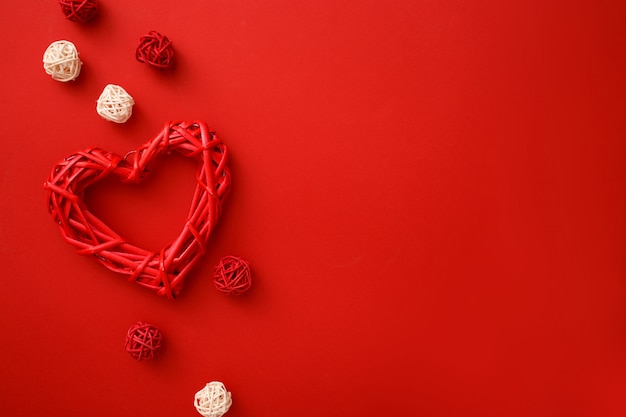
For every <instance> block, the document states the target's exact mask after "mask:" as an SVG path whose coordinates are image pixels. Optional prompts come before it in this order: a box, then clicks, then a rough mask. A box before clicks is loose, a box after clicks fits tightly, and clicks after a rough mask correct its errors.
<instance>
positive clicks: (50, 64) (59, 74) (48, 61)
mask: <svg viewBox="0 0 626 417" xmlns="http://www.w3.org/2000/svg"><path fill="white" fill-rule="evenodd" d="M82 65H83V63H82V62H80V59H79V58H78V51H77V50H76V46H74V44H73V43H72V42H70V41H56V42H52V43H51V44H50V46H48V49H46V52H44V54H43V68H44V69H45V70H46V74H48V75H51V76H52V78H53V79H55V80H57V81H61V82H67V81H72V80H75V79H76V78H77V77H78V75H79V74H80V67H81V66H82Z"/></svg>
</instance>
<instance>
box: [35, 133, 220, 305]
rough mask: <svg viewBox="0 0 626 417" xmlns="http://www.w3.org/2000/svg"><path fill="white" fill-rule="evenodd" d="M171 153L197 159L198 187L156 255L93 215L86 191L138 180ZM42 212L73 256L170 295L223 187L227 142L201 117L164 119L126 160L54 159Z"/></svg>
mask: <svg viewBox="0 0 626 417" xmlns="http://www.w3.org/2000/svg"><path fill="white" fill-rule="evenodd" d="M171 152H178V153H179V154H181V155H183V156H185V157H189V158H192V159H193V160H195V161H197V162H198V163H199V167H198V173H197V177H196V180H197V185H196V189H195V192H194V195H193V198H192V201H191V208H190V210H189V216H188V219H187V222H186V223H185V224H184V226H183V228H182V231H181V233H180V235H179V236H178V237H177V238H176V239H175V240H174V241H173V242H172V243H170V244H169V245H167V246H165V247H164V248H163V249H161V250H160V251H158V252H151V251H148V250H146V249H143V248H140V247H137V246H135V245H133V244H131V243H128V242H127V241H126V240H124V239H123V238H122V237H120V235H118V234H117V233H116V232H114V231H113V230H112V229H111V228H109V227H108V226H107V225H106V224H104V222H102V221H101V220H100V219H98V218H97V217H96V216H95V215H93V214H92V213H91V212H90V211H89V210H88V208H87V207H86V205H85V203H84V201H83V195H84V192H85V189H87V187H89V186H90V185H93V184H95V183H96V182H98V181H100V180H102V179H103V178H105V177H106V176H108V175H111V174H113V175H116V176H118V177H119V178H120V180H121V181H123V182H134V183H139V182H141V180H142V179H143V178H144V177H145V176H146V175H147V174H148V173H149V171H150V168H151V164H152V163H153V162H155V160H156V159H157V157H159V156H162V155H164V154H168V153H171ZM44 188H45V189H46V191H47V204H48V211H49V212H50V214H51V215H52V218H53V219H54V221H55V222H56V223H58V225H59V228H60V230H61V234H62V235H63V237H64V238H65V240H66V241H67V242H68V243H70V244H71V245H73V246H75V247H76V248H77V251H78V253H80V254H83V255H93V256H95V257H96V259H98V261H100V262H101V263H102V264H103V265H104V266H106V267H107V268H109V269H110V270H112V271H115V272H119V273H121V274H123V275H126V276H128V280H129V281H134V282H136V283H138V284H140V285H142V286H144V287H146V288H149V289H151V290H153V291H155V292H156V293H157V294H159V295H164V296H166V297H169V298H175V297H176V295H177V294H179V292H180V290H181V288H182V285H183V281H184V279H185V277H186V276H187V274H188V273H189V272H190V270H191V269H192V268H193V266H194V265H195V264H196V262H197V261H198V259H199V258H200V257H201V256H202V254H203V253H204V249H205V245H206V243H207V241H208V239H209V236H210V234H211V231H212V230H213V227H214V226H215V224H216V223H217V219H218V217H219V214H220V213H221V205H222V202H223V200H224V198H225V197H226V195H227V194H228V191H229V188H230V171H229V170H228V167H227V150H226V146H225V145H224V144H223V143H222V141H221V140H220V139H218V138H217V136H216V135H215V133H214V132H211V131H210V130H209V128H208V126H207V125H206V124H205V123H204V122H198V121H192V122H169V123H166V125H165V127H164V129H163V130H162V131H161V132H160V133H159V134H158V135H157V136H156V137H155V138H154V139H152V140H151V141H149V142H147V143H146V144H144V145H142V146H141V147H139V149H137V150H135V151H131V152H129V153H128V154H126V156H125V157H122V156H119V155H117V154H115V153H111V152H107V151H105V150H103V149H100V148H90V149H87V150H85V151H81V152H76V153H74V154H72V155H70V156H68V157H67V158H65V159H64V160H63V161H61V162H59V163H58V164H57V165H56V166H55V167H54V168H53V170H52V173H51V174H50V177H49V178H48V180H47V181H46V182H45V183H44Z"/></svg>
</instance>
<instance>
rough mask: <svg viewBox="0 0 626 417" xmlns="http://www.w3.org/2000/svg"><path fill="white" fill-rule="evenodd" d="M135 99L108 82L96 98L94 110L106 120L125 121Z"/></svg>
mask: <svg viewBox="0 0 626 417" xmlns="http://www.w3.org/2000/svg"><path fill="white" fill-rule="evenodd" d="M134 104H135V100H133V98H132V97H131V95H130V94H128V93H127V92H126V90H124V89H123V88H122V87H120V86H119V85H115V84H108V85H107V86H106V87H104V90H102V94H100V97H99V98H98V101H97V104H96V111H97V112H98V114H99V115H100V116H102V117H103V118H104V119H106V120H110V121H111V122H115V123H125V122H126V121H127V120H128V119H130V116H131V115H132V114H133V105H134Z"/></svg>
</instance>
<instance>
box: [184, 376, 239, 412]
mask: <svg viewBox="0 0 626 417" xmlns="http://www.w3.org/2000/svg"><path fill="white" fill-rule="evenodd" d="M232 403H233V401H232V398H231V394H230V392H228V391H226V387H225V386H224V384H222V383H221V382H219V381H212V382H209V383H208V384H206V386H205V387H204V388H202V389H201V390H200V391H198V392H196V395H195V397H194V400H193V405H194V406H195V407H196V410H198V413H200V414H202V415H203V416H204V417H222V416H223V415H224V414H225V413H226V412H227V411H228V409H229V408H230V406H231V404H232Z"/></svg>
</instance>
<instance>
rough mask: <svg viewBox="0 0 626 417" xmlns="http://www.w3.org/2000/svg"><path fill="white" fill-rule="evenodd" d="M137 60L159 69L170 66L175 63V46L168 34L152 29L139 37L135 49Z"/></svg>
mask: <svg viewBox="0 0 626 417" xmlns="http://www.w3.org/2000/svg"><path fill="white" fill-rule="evenodd" d="M135 58H137V61H139V62H143V63H144V64H148V65H150V66H151V67H154V68H158V69H166V68H170V67H171V66H172V65H174V47H173V46H172V41H170V40H169V39H168V38H167V36H164V35H161V34H160V33H159V32H155V31H151V32H149V33H148V34H147V35H144V36H142V37H140V38H139V45H137V50H136V51H135Z"/></svg>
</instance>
